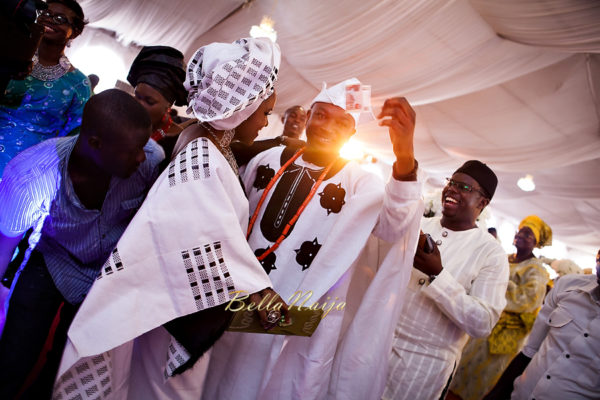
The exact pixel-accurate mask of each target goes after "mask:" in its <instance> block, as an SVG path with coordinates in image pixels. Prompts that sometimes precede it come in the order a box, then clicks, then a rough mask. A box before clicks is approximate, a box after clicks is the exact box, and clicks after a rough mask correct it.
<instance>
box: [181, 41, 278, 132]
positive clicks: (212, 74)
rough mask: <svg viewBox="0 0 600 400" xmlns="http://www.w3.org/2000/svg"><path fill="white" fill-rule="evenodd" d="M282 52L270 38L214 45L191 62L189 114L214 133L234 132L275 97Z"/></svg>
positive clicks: (202, 50) (206, 47) (199, 51)
mask: <svg viewBox="0 0 600 400" xmlns="http://www.w3.org/2000/svg"><path fill="white" fill-rule="evenodd" d="M280 63H281V51H280V50H279V46H278V45H277V44H276V43H273V42H272V41H271V40H270V39H268V38H242V39H239V40H237V41H235V42H234V43H211V44H209V45H207V46H203V47H201V48H199V49H198V50H197V51H196V53H195V54H194V56H193V57H192V58H191V59H190V61H189V63H188V66H187V71H186V79H185V82H184V86H185V88H186V89H187V90H188V92H189V93H188V103H189V108H188V110H187V112H188V114H189V113H191V112H193V113H194V115H195V116H196V118H198V119H199V120H200V121H205V122H208V123H210V125H212V126H213V127H214V128H215V129H219V130H227V129H233V128H235V127H236V126H238V125H239V124H241V123H242V122H243V121H244V120H246V119H247V118H248V117H250V115H252V113H253V112H254V111H256V109H257V108H258V106H260V104H261V103H262V101H264V100H265V99H267V98H269V96H271V94H273V90H274V85H275V81H276V80H277V73H278V71H279V65H280Z"/></svg>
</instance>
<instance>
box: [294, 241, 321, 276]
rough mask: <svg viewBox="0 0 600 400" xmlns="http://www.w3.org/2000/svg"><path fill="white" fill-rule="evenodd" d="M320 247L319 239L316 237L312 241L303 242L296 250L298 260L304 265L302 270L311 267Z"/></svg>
mask: <svg viewBox="0 0 600 400" xmlns="http://www.w3.org/2000/svg"><path fill="white" fill-rule="evenodd" d="M320 249H321V245H320V244H319V241H318V240H317V238H314V239H313V240H312V241H306V242H304V243H302V245H301V246H300V248H299V249H296V250H294V251H295V252H296V262H297V263H298V264H300V265H301V266H302V271H306V270H307V269H308V267H310V264H312V262H313V260H314V259H315V257H316V256H317V253H318V252H319V250H320Z"/></svg>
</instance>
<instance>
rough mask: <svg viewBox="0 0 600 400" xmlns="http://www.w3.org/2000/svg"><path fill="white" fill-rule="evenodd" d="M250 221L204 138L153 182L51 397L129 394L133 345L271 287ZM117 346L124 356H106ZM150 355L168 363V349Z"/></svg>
mask: <svg viewBox="0 0 600 400" xmlns="http://www.w3.org/2000/svg"><path fill="white" fill-rule="evenodd" d="M247 224H248V203H247V200H246V197H245V195H244V192H243V190H242V188H241V185H240V182H239V180H238V179H237V177H236V176H235V174H234V173H233V171H232V170H231V167H230V166H229V165H228V163H227V161H226V160H225V158H224V157H223V156H222V155H221V153H220V152H219V151H218V149H217V148H216V147H215V146H214V145H213V144H212V142H210V141H209V140H207V139H206V138H199V139H196V140H194V141H192V142H190V143H189V144H188V145H187V146H186V148H185V150H184V151H182V152H181V153H179V154H178V155H177V157H176V158H175V159H174V160H173V161H172V162H171V164H170V165H169V167H168V168H167V169H166V170H165V171H164V172H163V173H162V174H161V176H160V177H159V178H158V180H157V181H156V183H155V184H154V186H153V187H152V189H151V190H150V192H149V193H148V196H147V198H146V201H145V202H144V204H143V205H142V207H141V208H140V210H139V211H138V213H137V215H136V216H135V218H134V219H133V221H132V222H131V224H130V225H129V227H128V228H127V230H126V231H125V233H124V234H123V236H122V237H121V239H120V241H119V242H118V244H117V247H116V248H115V250H114V251H113V254H112V255H111V257H110V258H109V260H108V261H107V262H106V264H105V265H104V267H103V268H102V272H101V274H100V275H99V277H98V279H97V280H96V282H95V283H94V285H93V287H92V289H91V290H90V292H89V294H88V295H87V297H86V299H85V300H84V302H83V304H82V305H81V308H80V309H79V312H78V314H77V316H76V317H75V319H74V321H73V323H72V325H71V328H70V330H69V339H68V342H67V345H66V348H65V351H64V354H63V358H62V362H61V366H60V370H59V374H58V377H59V378H58V380H57V383H56V384H55V393H54V396H55V398H60V397H59V396H60V394H61V393H63V392H66V391H68V393H70V394H71V395H72V394H73V393H75V392H74V390H77V392H79V393H80V394H82V396H83V398H88V396H90V393H92V394H93V397H94V396H97V395H98V394H107V395H108V394H110V392H112V396H115V397H116V398H119V396H121V394H122V393H124V395H123V396H124V397H126V393H127V380H128V374H129V370H128V368H127V365H128V363H129V362H130V357H131V351H132V346H133V339H135V338H136V337H138V336H140V335H143V334H145V333H147V332H149V331H151V330H153V329H155V328H157V327H159V329H163V328H162V327H161V325H162V324H164V323H166V322H168V321H170V320H173V319H175V318H177V317H180V316H184V315H188V314H191V313H194V312H196V311H199V310H203V309H207V308H209V307H213V306H216V305H219V304H223V303H225V302H227V301H229V300H230V298H231V296H230V292H232V291H235V290H244V291H248V292H250V293H254V292H257V291H259V290H261V289H264V288H265V287H269V286H271V283H270V280H269V278H268V276H267V274H266V273H265V271H264V270H263V268H262V267H261V265H260V263H259V262H258V261H257V260H256V257H255V256H254V254H253V253H252V251H251V250H250V248H249V247H248V246H247V245H246V238H245V230H246V227H247ZM118 346H121V347H120V350H122V351H121V352H118V353H123V352H124V353H126V354H129V359H127V356H124V357H125V360H124V361H123V356H122V354H119V355H117V356H116V355H115V354H116V353H115V354H111V353H110V351H111V350H112V349H115V348H116V347H118ZM156 351H164V357H165V364H166V361H167V348H166V347H165V348H164V349H156ZM107 352H108V353H107ZM115 357H117V358H115ZM116 365H120V366H122V368H121V369H119V370H117V368H112V369H111V366H116ZM87 377H89V379H83V378H87ZM107 377H108V378H107ZM75 378H77V379H75ZM106 379H108V380H106ZM83 382H85V383H83ZM73 385H75V386H73ZM93 385H96V388H97V391H93V390H91V391H90V388H91V387H92V386H93ZM109 388H111V389H110V390H109ZM85 389H88V395H87V396H86V391H85ZM107 391H108V393H107ZM62 398H66V397H62ZM94 398H95V397H94Z"/></svg>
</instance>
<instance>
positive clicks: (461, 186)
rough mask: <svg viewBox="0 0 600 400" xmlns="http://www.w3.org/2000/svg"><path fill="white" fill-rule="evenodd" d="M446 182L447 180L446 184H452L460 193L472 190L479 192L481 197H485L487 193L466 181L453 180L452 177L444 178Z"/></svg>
mask: <svg viewBox="0 0 600 400" xmlns="http://www.w3.org/2000/svg"><path fill="white" fill-rule="evenodd" d="M446 182H447V183H446V186H454V187H455V188H457V189H458V190H459V191H461V192H462V193H471V192H472V191H475V192H477V193H479V194H481V195H482V196H483V197H487V195H486V194H485V193H483V192H482V191H481V190H479V189H475V188H474V187H473V186H471V185H469V184H468V183H464V182H460V181H455V180H454V179H450V178H446Z"/></svg>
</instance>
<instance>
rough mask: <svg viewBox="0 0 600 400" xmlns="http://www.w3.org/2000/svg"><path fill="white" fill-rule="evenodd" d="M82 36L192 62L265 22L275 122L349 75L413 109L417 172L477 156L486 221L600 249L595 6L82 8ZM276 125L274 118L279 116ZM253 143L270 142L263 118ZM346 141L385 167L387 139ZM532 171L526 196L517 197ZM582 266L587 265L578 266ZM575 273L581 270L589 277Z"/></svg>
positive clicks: (381, 0)
mask: <svg viewBox="0 0 600 400" xmlns="http://www.w3.org/2000/svg"><path fill="white" fill-rule="evenodd" d="M81 3H82V6H83V8H84V10H85V11H86V15H87V16H88V18H89V20H90V22H91V24H90V27H92V29H93V27H97V28H105V29H108V30H112V31H115V32H116V33H117V37H118V38H122V39H123V40H124V41H126V42H127V41H134V42H136V43H138V44H142V45H146V44H166V45H172V46H175V47H177V48H179V49H180V50H182V51H184V53H185V54H186V56H187V57H189V56H190V55H191V54H192V52H193V51H194V50H195V49H196V48H198V47H200V46H202V45H204V44H207V43H209V42H212V41H233V40H235V39H237V38H239V37H243V36H247V35H248V32H249V30H250V27H251V26H252V25H258V23H259V22H260V20H261V18H262V17H263V16H264V15H268V16H270V17H271V18H272V19H273V20H274V21H275V29H276V30H277V33H278V40H277V41H278V43H279V45H280V46H281V49H282V54H283V59H282V66H281V73H280V79H279V81H278V87H277V90H278V104H277V107H276V111H277V112H279V113H281V112H282V111H283V110H285V109H286V108H287V107H289V106H291V105H294V104H302V105H304V106H307V105H309V102H310V100H311V98H313V97H314V96H315V95H316V93H317V92H318V90H319V89H320V87H321V82H322V81H327V82H328V83H335V82H339V81H341V80H343V79H346V78H348V77H351V76H356V77H357V78H359V79H360V80H361V81H362V82H364V83H368V84H371V85H372V91H373V95H374V99H373V102H374V106H375V109H376V110H377V109H378V108H379V106H380V105H381V104H382V102H383V100H384V99H385V98H387V97H390V96H400V95H402V96H406V97H407V98H408V99H409V101H411V103H412V104H414V105H415V106H416V109H417V132H416V135H415V143H416V145H415V149H416V154H417V158H418V159H419V162H420V166H421V168H422V169H423V170H425V171H427V172H428V173H429V175H430V177H431V179H429V182H433V183H434V184H435V183H437V184H438V185H441V184H442V178H443V177H445V176H447V175H448V174H449V173H450V172H451V171H452V169H454V168H456V167H457V166H459V165H460V164H461V163H462V162H463V161H464V160H467V159H470V158H478V159H481V160H482V161H485V162H487V163H488V164H490V165H491V166H492V168H493V169H494V170H495V171H497V172H498V175H499V178H500V185H499V188H498V192H497V195H496V197H495V198H494V200H493V202H492V204H493V207H494V211H497V212H498V213H500V214H501V215H503V216H504V217H507V218H509V219H510V220H512V221H514V222H517V221H518V220H520V219H521V218H522V217H523V216H525V215H528V214H532V213H535V214H538V215H539V216H540V217H542V218H543V219H544V220H546V221H547V222H548V223H549V224H550V225H551V226H552V228H553V230H554V232H555V238H557V239H559V240H561V241H563V242H565V243H566V244H567V245H569V246H570V247H572V248H574V249H578V250H579V251H583V252H586V253H588V254H595V252H596V251H597V249H598V247H600V224H599V222H600V217H599V215H600V213H599V211H600V179H599V178H598V172H597V171H599V170H600V168H599V167H600V100H599V96H600V54H599V53H600V3H599V2H598V1H594V0H588V1H585V0H528V1H522V0H504V1H497V0H471V1H467V0H370V1H369V0H344V1H322V0H302V1H292V0H254V1H251V2H249V4H245V3H244V2H243V1H242V0H223V1H218V2H215V1H195V0H170V1H168V2H166V1H158V0H128V1H126V2H124V1H121V0H101V1H100V0H95V1H94V0H82V1H81ZM277 119H278V118H277ZM272 122H273V123H272V124H271V125H270V126H269V127H268V128H267V129H266V130H265V132H264V133H263V136H275V135H277V134H279V132H280V129H281V125H280V124H279V123H278V121H275V118H273V120H272ZM356 139H357V140H358V141H359V142H360V143H362V144H363V145H364V146H365V147H366V148H367V149H368V150H369V151H371V152H373V153H375V154H376V155H378V156H379V158H380V159H383V160H387V161H390V160H391V156H392V153H391V149H390V146H389V138H388V134H387V132H386V131H385V130H384V129H382V128H379V127H378V126H377V124H376V123H371V124H367V125H366V126H365V127H364V128H362V127H361V131H360V132H359V133H358V134H357V136H356ZM526 173H528V174H532V175H533V176H534V179H535V181H536V184H537V189H536V190H535V191H534V192H531V193H525V192H522V191H521V190H520V189H518V188H517V186H516V181H517V179H518V178H519V177H521V176H523V175H525V174H526ZM590 263H593V258H591V257H590ZM592 265H593V264H590V265H582V267H591V266H592Z"/></svg>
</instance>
